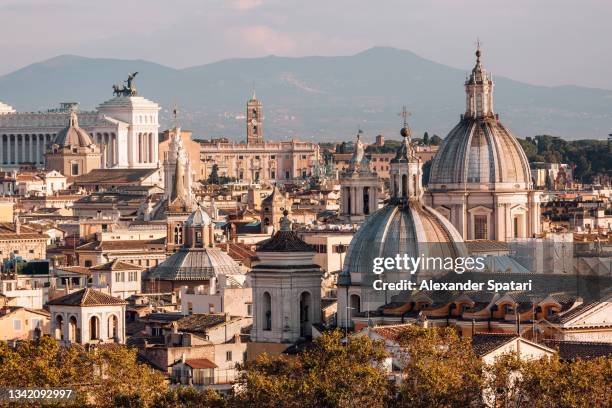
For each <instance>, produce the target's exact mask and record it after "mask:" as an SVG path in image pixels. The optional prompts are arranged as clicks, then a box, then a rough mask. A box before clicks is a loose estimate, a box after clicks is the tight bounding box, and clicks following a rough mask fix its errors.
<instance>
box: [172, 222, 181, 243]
mask: <svg viewBox="0 0 612 408" xmlns="http://www.w3.org/2000/svg"><path fill="white" fill-rule="evenodd" d="M182 242H183V226H182V225H180V224H179V225H177V226H176V227H174V243H175V244H181V243H182Z"/></svg>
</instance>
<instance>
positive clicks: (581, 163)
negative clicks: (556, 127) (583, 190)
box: [518, 135, 612, 183]
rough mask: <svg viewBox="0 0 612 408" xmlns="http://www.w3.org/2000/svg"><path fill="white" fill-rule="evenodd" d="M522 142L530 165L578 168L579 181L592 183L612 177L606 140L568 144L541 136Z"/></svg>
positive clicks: (611, 163) (577, 141) (611, 157)
mask: <svg viewBox="0 0 612 408" xmlns="http://www.w3.org/2000/svg"><path fill="white" fill-rule="evenodd" d="M518 141H519V143H520V144H521V146H522V147H523V150H524V151H525V154H526V155H527V159H529V161H530V162H547V163H567V164H570V165H573V166H575V169H574V177H575V179H576V180H580V181H582V182H585V183H588V182H592V181H593V179H594V178H595V177H596V176H600V175H610V174H612V155H611V154H610V151H609V149H608V144H607V142H606V141H604V140H575V141H566V140H563V139H561V138H560V137H556V136H549V135H540V136H536V137H535V138H531V137H528V138H527V139H518Z"/></svg>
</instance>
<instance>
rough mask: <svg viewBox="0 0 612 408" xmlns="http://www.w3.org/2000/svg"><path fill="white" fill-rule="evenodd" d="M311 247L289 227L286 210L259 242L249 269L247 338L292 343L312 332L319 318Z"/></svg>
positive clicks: (316, 272) (317, 272)
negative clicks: (272, 231)
mask: <svg viewBox="0 0 612 408" xmlns="http://www.w3.org/2000/svg"><path fill="white" fill-rule="evenodd" d="M314 256H315V252H314V249H313V248H312V247H311V246H310V245H308V244H306V243H305V242H304V241H302V240H301V239H300V238H299V237H298V236H297V234H296V233H295V232H293V231H292V230H291V221H289V219H288V217H287V214H286V213H285V217H284V218H283V220H282V221H281V229H280V231H278V232H277V233H276V234H274V236H273V237H272V238H270V239H269V240H267V241H265V242H264V243H262V244H261V245H260V246H259V248H258V250H257V257H258V259H259V260H258V261H257V262H256V264H255V265H254V266H253V268H252V270H251V282H252V285H253V303H254V306H255V311H254V314H253V328H252V329H251V340H252V341H254V342H263V343H294V342H296V341H297V340H299V339H300V338H304V337H308V336H311V335H312V325H313V324H316V323H320V322H321V278H322V275H323V272H322V271H321V268H319V267H318V266H317V265H315V264H314V260H313V258H314Z"/></svg>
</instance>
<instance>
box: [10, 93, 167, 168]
mask: <svg viewBox="0 0 612 408" xmlns="http://www.w3.org/2000/svg"><path fill="white" fill-rule="evenodd" d="M75 108H76V104H71V103H67V104H62V107H61V108H60V109H58V110H51V111H49V112H27V113H22V112H16V111H15V110H14V109H13V108H12V107H10V106H8V105H6V104H3V103H1V102H0V167H2V168H11V167H13V168H14V167H19V166H20V165H23V164H33V165H35V166H36V167H44V154H45V148H46V145H47V144H49V143H52V142H53V140H54V139H55V136H56V135H57V133H58V132H59V131H61V130H62V129H64V128H65V127H66V124H67V123H68V122H69V117H70V111H71V110H72V109H75ZM159 109H160V107H159V105H158V104H157V103H155V102H153V101H150V100H148V99H145V98H143V97H142V96H117V97H114V98H112V99H110V100H108V101H106V102H104V103H102V104H101V105H99V106H98V108H97V110H96V111H89V112H79V125H80V127H81V128H83V129H84V130H85V131H86V132H87V133H89V134H90V135H91V137H92V139H93V141H94V143H96V144H97V145H98V146H100V151H101V154H102V167H103V168H154V167H157V166H158V162H159V153H158V132H159V119H158V112H159Z"/></svg>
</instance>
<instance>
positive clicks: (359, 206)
mask: <svg viewBox="0 0 612 408" xmlns="http://www.w3.org/2000/svg"><path fill="white" fill-rule="evenodd" d="M355 195H356V196H357V202H356V203H355V214H357V215H362V214H363V187H361V186H359V187H355Z"/></svg>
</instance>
